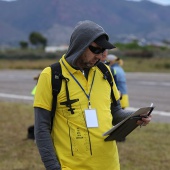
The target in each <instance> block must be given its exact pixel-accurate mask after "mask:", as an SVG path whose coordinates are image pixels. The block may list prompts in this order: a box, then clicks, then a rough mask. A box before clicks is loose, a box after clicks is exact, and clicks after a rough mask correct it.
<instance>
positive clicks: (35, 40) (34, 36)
mask: <svg viewBox="0 0 170 170" xmlns="http://www.w3.org/2000/svg"><path fill="white" fill-rule="evenodd" d="M29 43H30V44H31V45H32V46H34V47H36V48H37V47H42V48H43V49H44V48H45V47H46V45H47V39H46V38H45V37H44V36H43V35H42V34H41V33H39V32H31V33H30V35H29V42H27V41H20V42H19V45H20V47H21V48H22V49H26V48H28V46H29Z"/></svg>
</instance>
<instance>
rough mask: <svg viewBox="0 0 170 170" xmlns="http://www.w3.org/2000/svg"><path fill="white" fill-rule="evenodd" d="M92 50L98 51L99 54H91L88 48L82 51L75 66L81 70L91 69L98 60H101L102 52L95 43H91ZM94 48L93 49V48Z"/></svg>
mask: <svg viewBox="0 0 170 170" xmlns="http://www.w3.org/2000/svg"><path fill="white" fill-rule="evenodd" d="M91 46H92V47H91V48H92V50H94V51H95V50H96V51H97V50H98V51H99V52H100V51H101V52H100V53H99V54H95V53H94V52H92V51H91V50H90V49H89V47H88V48H87V49H86V50H85V51H84V53H83V54H82V55H81V56H80V57H79V58H78V59H77V61H76V65H77V66H78V67H80V68H81V69H84V68H91V67H93V66H94V65H95V64H96V63H97V62H98V61H99V60H101V59H102V55H103V51H104V49H102V48H101V47H100V46H98V45H97V44H96V43H95V42H93V43H91ZM93 47H94V48H93Z"/></svg>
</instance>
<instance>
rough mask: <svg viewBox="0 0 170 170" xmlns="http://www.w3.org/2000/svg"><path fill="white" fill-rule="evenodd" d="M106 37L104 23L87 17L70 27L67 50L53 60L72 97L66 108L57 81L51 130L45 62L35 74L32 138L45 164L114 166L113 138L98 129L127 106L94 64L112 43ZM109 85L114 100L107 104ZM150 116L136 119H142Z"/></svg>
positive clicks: (70, 169) (111, 169)
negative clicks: (59, 57) (110, 138)
mask: <svg viewBox="0 0 170 170" xmlns="http://www.w3.org/2000/svg"><path fill="white" fill-rule="evenodd" d="M108 39H109V37H108V35H107V34H106V32H105V31H104V29H103V28H102V27H101V26H99V25H98V24H96V23H94V22H92V21H88V20H86V21H82V22H79V23H78V25H77V26H76V27H75V29H74V31H73V33H72V35H71V38H70V45H69V48H68V51H67V53H66V54H65V55H63V57H62V58H61V59H60V61H59V62H60V64H61V69H62V75H63V76H64V77H66V78H67V87H68V91H69V97H70V100H72V101H74V102H73V103H72V104H71V109H70V108H68V106H67V105H66V104H65V103H66V101H67V96H66V82H64V81H63V82H62V86H61V90H60V92H59V94H58V96H57V108H56V113H55V117H54V119H53V127H52V132H51V133H50V126H51V113H50V111H51V106H52V87H51V69H50V67H47V68H45V69H44V70H43V71H42V73H41V74H40V77H39V80H38V84H37V88H36V93H35V100H34V111H35V139H36V143H37V146H38V149H39V152H40V155H41V159H42V161H43V163H44V165H45V167H46V169H47V170H120V165H119V156H118V151H117V146H116V142H115V141H108V142H105V141H104V139H105V138H104V137H103V136H102V134H103V133H104V132H106V131H107V130H109V129H110V128H111V127H112V126H113V125H112V122H113V123H114V124H116V123H118V122H120V121H121V120H123V119H124V118H125V117H126V116H128V115H129V114H131V112H127V111H124V110H122V109H121V107H120V102H119V97H120V96H119V92H118V90H117V87H116V85H115V83H114V85H113V87H112V88H111V87H110V85H109V83H108V81H107V80H105V79H104V78H103V73H102V72H101V71H100V70H99V68H98V67H97V66H96V65H97V64H98V63H99V62H100V60H101V58H102V54H103V52H104V51H105V49H112V48H114V46H113V45H112V44H111V43H110V42H109V41H108ZM108 69H109V67H108ZM109 71H110V70H109ZM113 82H114V80H113ZM111 91H113V93H114V96H115V99H116V100H117V103H116V104H114V106H113V107H112V109H111V104H112V100H111V97H110V96H111ZM150 119H151V118H150V117H148V118H142V120H140V121H138V122H137V123H138V124H142V123H143V124H145V125H146V124H148V123H149V121H150Z"/></svg>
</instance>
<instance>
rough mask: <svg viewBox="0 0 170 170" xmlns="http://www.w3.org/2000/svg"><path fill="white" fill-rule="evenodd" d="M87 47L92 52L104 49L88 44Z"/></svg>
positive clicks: (98, 52) (97, 52) (96, 52)
mask: <svg viewBox="0 0 170 170" xmlns="http://www.w3.org/2000/svg"><path fill="white" fill-rule="evenodd" d="M89 49H90V51H91V52H92V53H94V54H100V53H103V52H104V50H105V49H103V48H99V47H93V46H92V45H90V46H89Z"/></svg>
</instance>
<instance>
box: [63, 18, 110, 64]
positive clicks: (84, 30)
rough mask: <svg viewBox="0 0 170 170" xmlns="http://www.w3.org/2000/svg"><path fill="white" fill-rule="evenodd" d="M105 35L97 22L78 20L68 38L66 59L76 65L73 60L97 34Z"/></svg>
mask: <svg viewBox="0 0 170 170" xmlns="http://www.w3.org/2000/svg"><path fill="white" fill-rule="evenodd" d="M101 35H106V37H107V38H108V39H109V37H108V35H107V33H106V32H105V31H104V29H103V28H102V27H101V26H99V25H98V24H96V23H94V22H92V21H89V20H85V21H80V22H78V24H77V26H76V27H75V29H74V30H73V33H72V35H71V38H70V45H69V48H68V51H67V53H66V56H65V58H66V60H67V62H68V63H69V64H70V65H71V66H72V67H76V65H75V61H76V60H77V58H78V57H79V56H81V55H82V53H83V52H84V50H85V49H86V48H87V47H88V46H89V45H90V44H91V43H92V42H93V41H94V40H95V39H96V38H98V37H99V36H101Z"/></svg>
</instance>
